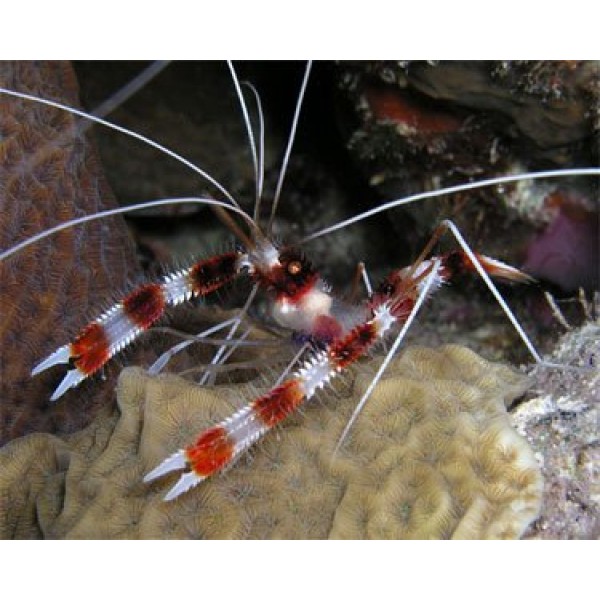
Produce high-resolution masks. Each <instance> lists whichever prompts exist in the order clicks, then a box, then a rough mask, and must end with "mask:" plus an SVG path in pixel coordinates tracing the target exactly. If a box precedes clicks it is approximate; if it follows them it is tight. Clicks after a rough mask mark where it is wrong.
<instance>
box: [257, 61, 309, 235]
mask: <svg viewBox="0 0 600 600" xmlns="http://www.w3.org/2000/svg"><path fill="white" fill-rule="evenodd" d="M311 67H312V61H310V60H309V61H308V62H307V63H306V69H305V71H304V78H303V79H302V85H301V86H300V93H299V94H298V101H297V102H296V110H295V112H294V119H293V121H292V128H291V130H290V136H289V138H288V143H287V148H286V150H285V155H284V157H283V162H282V164H281V170H280V171H279V180H278V181H277V187H276V188H275V195H274V196H273V207H272V208H271V217H270V218H269V224H268V226H267V235H269V234H270V233H271V228H272V226H273V220H274V219H275V213H276V211H277V205H278V204H279V196H280V195H281V188H282V187H283V179H284V178H285V173H286V170H287V166H288V161H289V159H290V154H291V152H292V146H293V145H294V138H295V137H296V129H297V127H298V120H299V118H300V109H301V108H302V101H303V100H304V92H305V91H306V85H307V84H308V76H309V75H310V69H311Z"/></svg>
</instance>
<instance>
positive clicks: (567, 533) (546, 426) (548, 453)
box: [511, 321, 600, 539]
mask: <svg viewBox="0 0 600 600" xmlns="http://www.w3.org/2000/svg"><path fill="white" fill-rule="evenodd" d="M598 356H600V322H598V321H596V322H594V321H590V322H588V323H586V324H585V325H584V326H583V327H580V328H577V329H573V330H572V331H569V332H568V333H566V334H565V335H564V336H563V337H562V339H561V340H560V341H559V343H558V344H557V347H556V350H555V351H554V353H553V355H552V356H551V357H549V358H548V359H549V360H550V361H551V362H553V363H554V364H558V365H565V366H564V367H560V366H558V367H552V368H549V367H544V366H538V367H535V369H534V370H533V372H532V374H531V375H532V380H533V388H532V392H533V398H531V399H530V400H528V401H527V402H524V403H522V404H520V405H519V406H517V407H516V409H515V410H514V411H513V412H512V415H511V416H512V421H513V423H514V425H515V427H516V428H517V430H518V431H519V432H520V433H521V434H522V435H524V436H525V437H526V438H527V440H528V441H529V443H530V444H531V446H532V447H533V449H534V451H535V455H536V458H537V460H538V462H539V463H540V465H541V468H542V473H543V475H544V500H543V504H544V509H543V511H542V514H541V516H540V518H539V519H538V520H536V522H535V523H534V525H533V527H531V528H530V530H529V531H528V532H527V534H526V537H527V538H537V539H598V538H600V430H599V428H598V424H599V423H600V404H599V402H598V400H599V399H600V369H599V368H598V365H597V361H598Z"/></svg>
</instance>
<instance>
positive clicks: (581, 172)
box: [298, 167, 600, 244]
mask: <svg viewBox="0 0 600 600" xmlns="http://www.w3.org/2000/svg"><path fill="white" fill-rule="evenodd" d="M590 175H593V176H598V175H600V168H598V167H587V168H574V169H562V170H555V171H539V172H535V173H519V174H518V175H503V176H501V177H493V178H491V179H483V180H481V181H472V182H469V183H463V184H460V185H454V186H451V187H447V188H443V189H441V190H432V191H430V192H420V193H419V194H413V195H412V196H406V197H405V198H400V199H398V200H390V201H389V202H385V203H384V204H381V205H380V206H376V207H375V208H372V209H371V210H367V211H365V212H363V213H360V214H358V215H355V216H354V217H350V218H349V219H346V220H345V221H340V222H339V223H336V224H335V225H331V226H330V227H325V229H321V230H320V231H316V232H315V233H311V234H310V235H308V236H306V237H305V238H303V239H302V240H301V241H300V242H298V243H299V244H303V243H305V242H310V241H312V240H315V239H317V238H319V237H321V236H323V235H327V234H328V233H332V232H334V231H337V230H338V229H343V228H344V227H347V226H348V225H353V224H354V223H358V222H359V221H363V220H365V219H368V218H369V217H372V216H374V215H377V214H379V213H380V212H385V211H386V210H390V209H392V208H396V207H397V206H404V205H405V204H411V203H412V202H417V201H419V200H425V199H427V198H439V197H440V196H446V195H447V194H454V193H456V192H466V191H468V190H476V189H478V188H483V187H489V186H493V185H500V184H503V183H514V182H516V181H525V180H528V179H551V178H554V177H574V176H590Z"/></svg>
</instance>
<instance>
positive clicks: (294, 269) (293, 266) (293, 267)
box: [287, 260, 302, 275]
mask: <svg viewBox="0 0 600 600" xmlns="http://www.w3.org/2000/svg"><path fill="white" fill-rule="evenodd" d="M287 271H288V273H289V274H290V275H298V274H299V273H301V272H302V263H301V262H300V261H299V260H293V261H292V262H290V263H289V264H288V266H287Z"/></svg>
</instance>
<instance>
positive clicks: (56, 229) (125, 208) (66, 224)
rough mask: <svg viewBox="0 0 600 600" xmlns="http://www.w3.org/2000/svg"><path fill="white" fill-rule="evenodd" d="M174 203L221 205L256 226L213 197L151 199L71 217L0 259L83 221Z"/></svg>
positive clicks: (243, 213)
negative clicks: (74, 217)
mask: <svg viewBox="0 0 600 600" xmlns="http://www.w3.org/2000/svg"><path fill="white" fill-rule="evenodd" d="M174 204H204V205H207V206H219V207H221V208H224V209H226V210H230V211H232V212H234V213H237V214H238V215H240V216H242V217H243V218H244V219H246V221H248V223H249V224H250V226H251V227H254V221H253V220H252V219H251V217H250V216H249V215H247V214H246V213H245V212H244V211H243V210H242V209H241V208H239V207H237V206H231V204H228V203H226V202H221V201H220V200H213V199H212V198H168V199H165V200H150V201H148V202H141V203H139V204H131V205H129V206H121V207H119V208H111V209H109V210H103V211H100V212H97V213H94V214H92V215H84V216H83V217H78V218H76V219H71V220H69V221H65V222H64V223H60V224H59V225H55V226H54V227H51V228H50V229H46V231H42V232H40V233H38V234H36V235H33V236H31V237H30V238H27V239H26V240H23V241H22V242H19V243H18V244H16V245H15V246H12V247H11V248H8V249H7V250H4V251H3V252H0V261H2V260H4V259H5V258H8V257H9V256H12V255H13V254H16V253H17V252H19V251H20V250H23V248H27V246H31V244H35V243H36V242H39V241H40V240H43V239H44V238H46V237H48V236H50V235H54V234H55V233H57V232H59V231H62V230H63V229H68V228H69V227H74V226H75V225H79V224H81V223H87V222H88V221H95V220H96V219H103V218H105V217H112V216H113V215H121V214H124V213H128V212H134V211H136V210H143V209H145V208H153V207H155V206H171V205H174Z"/></svg>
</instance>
